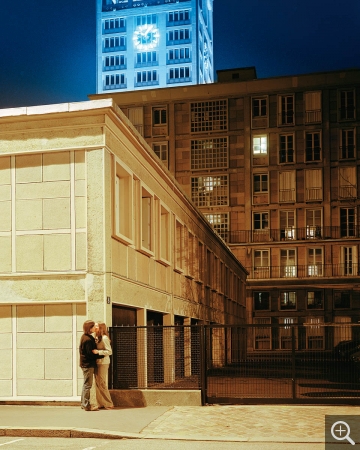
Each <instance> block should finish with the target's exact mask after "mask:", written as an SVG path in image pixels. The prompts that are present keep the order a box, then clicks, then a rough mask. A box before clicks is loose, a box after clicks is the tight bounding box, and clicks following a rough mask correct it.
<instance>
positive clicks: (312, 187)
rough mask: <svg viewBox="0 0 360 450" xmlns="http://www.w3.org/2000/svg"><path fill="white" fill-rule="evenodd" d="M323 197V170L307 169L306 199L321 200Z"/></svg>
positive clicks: (309, 200) (310, 200)
mask: <svg viewBox="0 0 360 450" xmlns="http://www.w3.org/2000/svg"><path fill="white" fill-rule="evenodd" d="M322 199H323V188H322V170H321V169H311V170H305V201H307V202H312V201H320V200H322Z"/></svg>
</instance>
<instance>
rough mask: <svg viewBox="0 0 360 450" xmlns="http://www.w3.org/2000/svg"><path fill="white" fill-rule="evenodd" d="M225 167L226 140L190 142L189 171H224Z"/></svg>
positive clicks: (226, 161)
mask: <svg viewBox="0 0 360 450" xmlns="http://www.w3.org/2000/svg"><path fill="white" fill-rule="evenodd" d="M227 167H228V140H227V138H217V139H198V140H192V141H191V170H203V169H226V168H227Z"/></svg>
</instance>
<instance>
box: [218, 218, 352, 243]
mask: <svg viewBox="0 0 360 450" xmlns="http://www.w3.org/2000/svg"><path fill="white" fill-rule="evenodd" d="M223 234H224V238H225V241H226V242H227V243H228V244H246V243H253V242H280V241H304V240H310V241H313V240H326V239H356V238H360V226H359V225H354V224H351V223H347V224H344V225H343V226H340V227H322V226H316V225H308V226H306V227H302V228H295V227H291V226H290V227H284V228H281V229H272V230H270V229H264V230H239V231H227V232H225V231H223Z"/></svg>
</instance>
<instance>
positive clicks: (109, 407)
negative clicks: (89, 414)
mask: <svg viewBox="0 0 360 450" xmlns="http://www.w3.org/2000/svg"><path fill="white" fill-rule="evenodd" d="M104 409H114V407H113V406H104Z"/></svg>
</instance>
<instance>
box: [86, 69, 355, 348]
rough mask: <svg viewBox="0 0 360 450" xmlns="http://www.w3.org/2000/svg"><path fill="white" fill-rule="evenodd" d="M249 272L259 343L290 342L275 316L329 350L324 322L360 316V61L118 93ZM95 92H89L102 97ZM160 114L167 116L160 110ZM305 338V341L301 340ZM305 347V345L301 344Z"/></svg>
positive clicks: (337, 337)
mask: <svg viewBox="0 0 360 450" xmlns="http://www.w3.org/2000/svg"><path fill="white" fill-rule="evenodd" d="M111 96H112V98H113V99H114V100H115V102H116V104H117V105H119V106H120V108H121V109H122V110H123V111H124V112H125V113H126V114H127V115H128V116H129V117H131V116H133V115H134V110H135V111H136V112H137V115H138V117H139V118H140V119H139V120H138V123H137V124H136V125H137V127H138V129H139V131H140V132H141V133H142V134H143V136H144V137H145V139H146V140H147V142H148V143H149V145H151V146H152V148H153V150H154V152H155V153H156V154H157V155H158V157H159V158H160V159H161V160H162V161H163V163H164V164H165V165H166V166H167V167H168V168H169V170H170V171H171V172H172V173H174V175H175V177H176V179H177V181H178V182H179V183H180V184H181V185H182V186H183V188H184V189H185V192H186V193H187V195H188V196H189V197H190V198H191V199H192V201H193V202H194V204H195V205H196V206H197V207H198V208H199V209H200V210H201V211H202V212H203V214H204V215H205V217H206V218H207V219H208V220H209V222H210V223H211V224H212V226H213V228H214V229H215V230H216V231H217V232H218V234H219V235H220V236H221V237H222V238H223V239H224V240H225V241H226V243H227V244H228V245H229V247H230V248H231V250H232V251H233V253H234V254H235V255H236V257H237V258H238V259H239V260H240V261H241V262H242V263H243V264H244V266H245V267H246V268H247V270H248V272H249V276H248V279H247V321H248V323H250V324H258V325H259V326H261V325H264V327H265V328H266V331H264V330H265V328H264V330H263V331H261V328H259V330H260V331H259V335H258V336H255V337H254V342H253V344H252V346H253V348H254V349H257V350H260V349H263V350H267V349H268V350H270V349H286V348H287V346H288V345H289V339H288V338H289V336H287V335H286V333H290V332H291V331H290V329H289V331H286V327H285V328H284V330H285V331H283V332H282V335H281V333H280V335H278V336H274V335H272V332H271V329H270V327H267V325H271V324H282V325H284V324H304V325H305V327H303V329H304V330H306V331H304V333H305V335H304V336H302V337H301V338H302V339H301V342H302V344H301V345H302V348H304V349H305V350H306V349H309V350H311V349H324V348H325V347H326V345H327V344H326V339H327V338H325V334H324V333H325V331H324V330H325V328H324V327H319V326H316V325H319V324H326V323H341V324H343V325H344V324H348V326H345V328H343V331H340V328H339V332H337V331H336V332H335V333H334V335H333V336H332V337H331V339H332V341H333V342H332V345H335V344H336V343H337V342H339V341H341V340H345V339H351V338H352V328H351V324H354V323H357V322H358V321H359V320H360V284H359V282H360V275H359V264H358V262H359V237H360V227H359V204H360V203H359V158H358V156H359V139H360V135H359V133H360V128H359V126H360V70H358V69H351V70H342V71H335V72H327V73H314V74H305V75H298V76H285V77H274V78H268V79H257V78H256V72H255V69H254V68H246V69H239V70H236V69H234V70H229V71H222V72H218V82H217V83H214V84H212V85H206V86H197V87H191V86H190V87H188V88H187V89H186V91H184V90H183V89H180V88H168V89H158V90H153V91H151V92H145V91H143V92H141V93H140V92H139V93H131V95H130V94H126V93H124V94H120V93H119V94H114V95H111ZM101 97H102V96H94V97H92V96H91V98H101ZM159 116H161V117H162V123H158V121H157V117H159ZM299 342H300V339H299ZM299 345H300V344H299Z"/></svg>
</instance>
